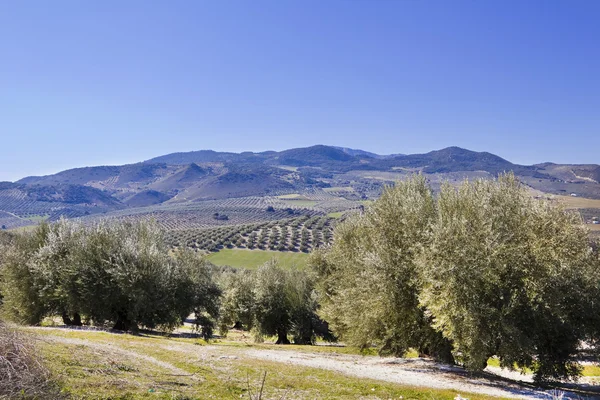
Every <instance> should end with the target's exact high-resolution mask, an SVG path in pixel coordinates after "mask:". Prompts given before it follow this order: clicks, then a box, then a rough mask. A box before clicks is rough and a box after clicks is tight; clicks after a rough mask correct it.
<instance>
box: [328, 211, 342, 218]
mask: <svg viewBox="0 0 600 400" xmlns="http://www.w3.org/2000/svg"><path fill="white" fill-rule="evenodd" d="M342 215H344V212H343V211H338V212H332V213H329V214H327V216H328V217H330V218H339V217H341V216H342Z"/></svg>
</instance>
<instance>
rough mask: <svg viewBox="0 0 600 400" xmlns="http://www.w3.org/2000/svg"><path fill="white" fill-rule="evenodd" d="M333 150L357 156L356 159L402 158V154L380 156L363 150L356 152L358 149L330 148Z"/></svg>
mask: <svg viewBox="0 0 600 400" xmlns="http://www.w3.org/2000/svg"><path fill="white" fill-rule="evenodd" d="M332 147H333V148H334V149H338V150H341V151H343V152H344V153H346V154H350V155H351V156H357V157H370V158H375V159H380V160H382V159H386V158H393V157H398V156H403V155H404V154H387V155H382V154H376V153H371V152H370V151H364V150H358V149H351V148H349V147H338V146H332Z"/></svg>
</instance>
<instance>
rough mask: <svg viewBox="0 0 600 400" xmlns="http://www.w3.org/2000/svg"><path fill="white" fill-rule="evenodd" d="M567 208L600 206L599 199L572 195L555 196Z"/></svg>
mask: <svg viewBox="0 0 600 400" xmlns="http://www.w3.org/2000/svg"><path fill="white" fill-rule="evenodd" d="M555 198H556V199H557V200H558V201H560V202H562V203H563V204H565V206H566V207H567V208H600V200H597V199H586V198H583V197H573V196H555Z"/></svg>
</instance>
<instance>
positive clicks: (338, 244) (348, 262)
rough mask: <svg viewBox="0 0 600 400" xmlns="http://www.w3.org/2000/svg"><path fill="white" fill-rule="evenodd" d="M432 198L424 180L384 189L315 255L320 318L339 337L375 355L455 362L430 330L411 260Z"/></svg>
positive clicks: (427, 226)
mask: <svg viewBox="0 0 600 400" xmlns="http://www.w3.org/2000/svg"><path fill="white" fill-rule="evenodd" d="M435 215H436V211H435V201H434V198H433V194H432V192H431V190H430V188H429V187H428V185H427V183H426V181H425V178H424V177H422V176H415V177H413V178H411V179H409V180H407V181H404V182H400V183H398V184H397V185H396V186H395V187H393V188H392V187H388V188H386V189H385V190H384V192H383V194H382V195H381V197H380V198H379V199H378V200H377V201H376V202H375V203H374V204H373V205H372V206H371V207H369V208H368V209H367V210H366V212H365V213H364V215H361V216H357V217H355V218H352V219H349V220H347V221H346V222H345V223H343V224H341V225H339V226H338V227H337V228H336V230H335V232H334V240H333V245H332V246H331V247H330V248H329V249H327V250H326V251H321V252H316V253H315V254H314V255H313V257H312V258H311V265H312V267H313V269H314V270H315V271H316V273H317V275H318V278H319V289H320V292H321V296H320V299H319V300H320V302H321V305H322V308H321V311H320V315H321V316H323V318H324V319H325V320H327V321H328V322H329V324H330V326H331V327H332V330H333V331H334V332H335V333H336V334H337V335H338V336H339V337H340V339H341V340H343V341H345V342H347V343H349V344H352V345H356V346H360V347H361V348H367V347H370V346H372V345H376V346H378V347H379V349H380V350H379V352H380V354H391V355H397V356H402V355H403V354H404V353H405V352H406V351H407V350H408V349H409V348H416V349H418V350H419V351H420V352H421V353H424V354H428V355H432V356H435V357H438V358H439V359H441V360H445V361H452V355H451V353H450V343H449V341H448V340H446V339H445V338H443V337H442V335H441V334H440V333H439V332H438V331H436V330H435V329H434V328H432V326H431V318H430V317H429V316H428V315H427V314H426V313H425V310H424V308H423V307H422V306H421V305H420V304H419V290H420V284H419V282H420V281H419V277H420V274H419V272H418V270H417V268H418V267H417V264H416V258H417V256H418V255H419V254H420V253H421V252H422V251H423V248H424V246H425V245H426V244H427V242H428V240H429V237H430V235H431V226H432V222H433V219H434V218H435Z"/></svg>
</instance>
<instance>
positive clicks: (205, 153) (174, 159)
mask: <svg viewBox="0 0 600 400" xmlns="http://www.w3.org/2000/svg"><path fill="white" fill-rule="evenodd" d="M262 154H264V153H261V154H255V153H251V152H245V153H227V152H217V151H213V150H199V151H189V152H184V153H171V154H166V155H164V156H159V157H155V158H151V159H150V160H146V161H144V164H157V163H164V164H170V165H187V164H192V163H196V164H202V163H215V162H252V161H256V162H261V161H262V160H263V158H264V156H263V155H262Z"/></svg>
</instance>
